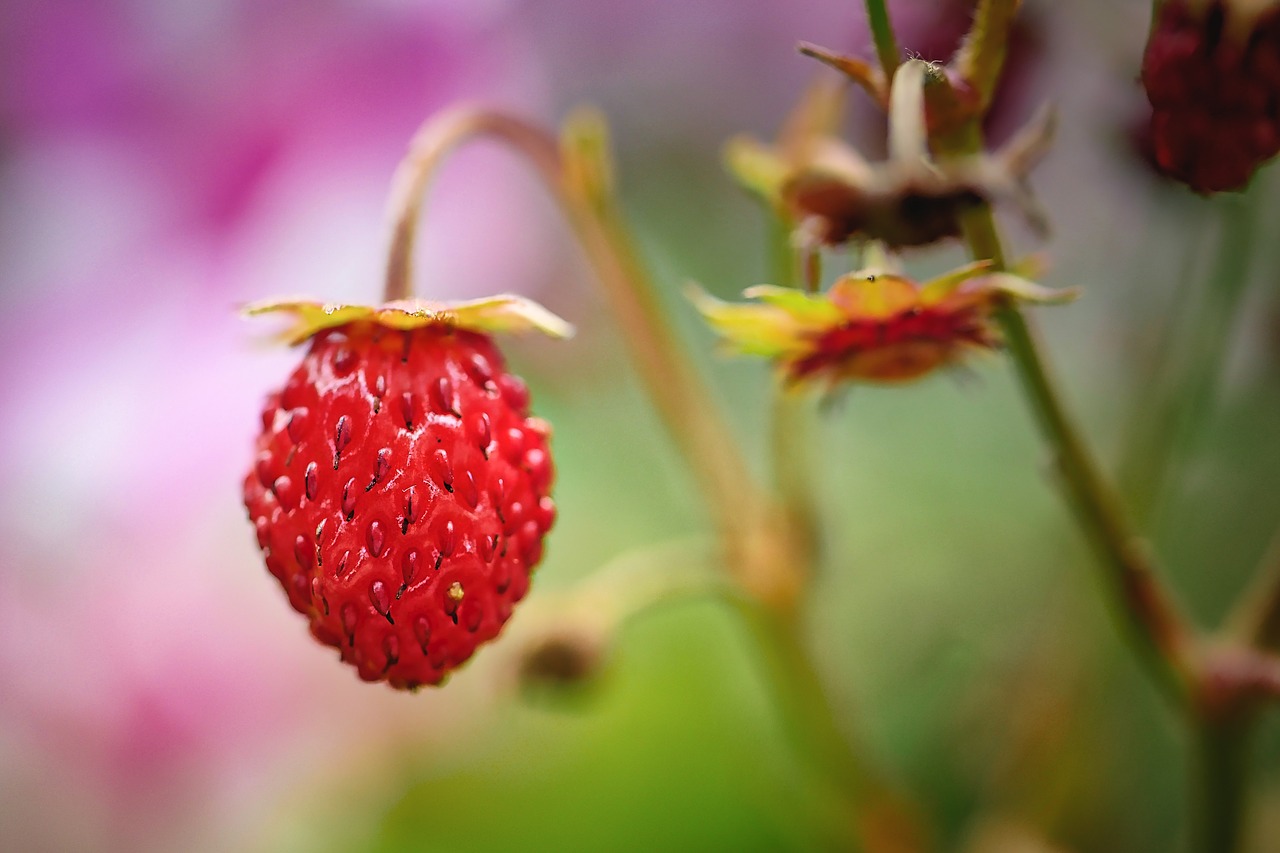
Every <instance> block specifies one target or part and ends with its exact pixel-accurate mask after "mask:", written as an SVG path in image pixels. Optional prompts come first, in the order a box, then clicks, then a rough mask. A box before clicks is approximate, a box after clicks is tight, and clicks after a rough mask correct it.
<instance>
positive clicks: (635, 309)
mask: <svg viewBox="0 0 1280 853" xmlns="http://www.w3.org/2000/svg"><path fill="white" fill-rule="evenodd" d="M579 136H580V137H581V136H582V134H579ZM478 137H490V138H493V139H495V140H497V141H499V142H502V143H504V144H506V145H507V146H509V147H510V148H512V149H513V150H515V151H516V152H517V153H519V154H520V155H521V156H523V157H524V158H525V159H526V160H527V161H528V162H529V164H530V165H532V166H533V167H534V169H535V170H536V172H537V174H538V176H539V177H540V178H541V179H542V181H543V183H544V184H545V185H546V186H547V187H548V189H550V190H551V192H552V193H553V194H554V195H555V197H556V199H557V200H558V201H559V202H560V204H561V206H562V208H563V210H564V212H565V214H566V215H567V218H568V219H569V221H570V223H571V224H572V225H573V228H574V231H575V233H576V234H577V236H578V238H579V241H580V242H581V244H582V246H583V249H584V250H585V252H586V254H587V256H588V258H589V260H590V262H591V264H592V266H593V267H594V269H595V271H596V274H597V275H598V277H599V279H600V281H601V283H602V284H603V285H604V290H605V294H606V296H607V297H608V299H609V303H610V307H611V308H612V310H613V313H614V316H615V317H616V318H617V321H618V324H619V326H620V327H621V330H622V333H623V338H624V340H625V341H626V344H627V347H628V349H629V350H630V352H631V356H632V359H633V361H634V363H635V365H636V367H637V369H638V370H639V372H640V375H641V378H642V380H643V381H644V383H645V386H646V388H647V390H648V392H649V394H650V396H651V397H652V399H653V400H654V402H655V404H656V406H657V409H658V412H659V414H660V415H661V416H662V419H663V422H664V423H665V425H666V427H667V429H668V431H669V432H670V433H671V435H672V436H673V437H674V438H675V440H676V443H677V445H678V446H679V447H680V450H681V451H682V453H683V456H684V458H685V459H686V461H687V462H688V464H689V466H690V467H691V468H692V470H693V472H694V475H695V478H696V480H697V481H698V484H699V486H700V487H701V488H702V490H703V491H704V493H705V494H706V495H707V498H708V503H709V505H710V506H711V507H712V508H713V511H715V512H716V513H717V519H716V521H717V525H718V527H719V528H720V530H721V532H722V534H723V535H724V537H725V539H726V541H742V539H743V537H742V531H741V530H740V528H741V526H742V525H743V523H744V522H747V523H749V521H748V519H749V518H750V516H751V513H744V512H743V511H742V507H743V506H744V505H745V506H755V505H759V503H760V499H759V498H758V497H756V496H757V495H758V490H757V488H756V486H755V484H753V483H751V482H750V480H749V479H748V474H747V468H746V465H745V463H744V462H743V461H742V460H741V459H740V457H739V455H738V452H737V450H736V448H735V447H734V445H733V441H732V439H731V437H730V436H731V432H730V431H729V429H728V428H727V426H726V425H725V424H724V423H723V421H722V419H721V418H720V416H719V414H718V413H717V412H715V411H714V410H713V409H712V408H711V406H710V404H709V400H710V399H711V395H710V392H709V390H708V389H707V388H705V387H704V386H703V384H702V383H701V381H700V380H699V378H698V376H697V375H696V374H695V373H694V371H693V369H692V367H691V362H690V360H689V358H688V357H687V355H686V353H685V351H684V347H683V346H682V345H681V343H680V342H679V341H678V340H677V339H676V338H675V336H674V335H673V334H672V332H671V329H670V327H669V326H668V325H667V323H666V322H665V320H664V319H663V316H662V310H661V307H660V304H659V300H658V296H657V292H656V288H655V287H654V285H653V283H652V282H651V281H650V279H649V278H648V276H647V274H646V273H645V271H644V269H643V267H642V265H641V264H640V262H639V261H638V259H637V258H636V255H635V252H634V250H633V248H632V245H631V241H630V239H629V238H628V236H627V234H626V232H625V229H624V228H623V227H622V225H621V222H620V219H619V216H618V214H617V211H616V208H615V206H614V204H613V203H612V201H611V200H610V199H609V197H608V193H607V192H606V191H605V190H604V185H606V184H607V182H608V176H607V174H595V175H592V174H589V172H590V171H592V170H593V168H594V165H598V164H589V163H587V162H586V157H584V156H583V148H584V147H585V146H586V145H587V144H589V143H588V142H586V141H585V140H584V139H582V138H580V139H578V141H576V142H573V141H570V142H569V143H567V144H566V145H565V146H564V147H563V148H562V144H561V140H559V139H557V138H556V137H555V136H554V135H553V134H551V133H550V132H548V131H547V130H545V129H543V128H541V127H538V126H537V125H534V124H532V123H530V122H528V121H526V120H524V119H522V118H518V117H516V116H512V115H508V114H506V113H502V112H498V111H495V110H491V109H486V108H484V107H479V106H474V105H467V104H461V105H457V106H454V107H451V108H449V109H447V110H445V111H443V112H441V113H439V114H438V115H436V116H435V117H433V118H432V119H430V120H428V121H427V122H426V124H424V125H423V126H422V128H421V129H420V130H419V131H418V133H417V135H416V136H415V137H414V140H413V142H412V143H411V145H410V150H409V154H408V156H407V157H406V158H405V160H404V161H403V163H402V164H401V166H400V168H399V170H398V171H397V173H396V178H395V180H394V185H393V190H392V201H391V214H392V220H393V223H394V224H393V236H392V242H391V250H390V260H389V262H388V265H387V282H386V297H387V299H388V300H395V299H403V298H405V297H406V296H407V295H408V294H409V293H410V290H411V287H410V284H409V282H410V280H411V278H412V267H413V250H414V236H415V234H416V232H417V228H418V219H419V216H420V212H421V208H422V202H423V195H424V192H425V189H426V186H427V184H428V183H429V181H430V179H431V177H432V176H433V175H434V174H435V171H436V169H437V168H438V167H439V165H440V163H441V161H442V160H443V159H444V157H445V156H446V155H447V154H448V153H449V152H450V151H451V150H452V149H454V148H455V147H457V146H458V145H459V144H461V143H463V142H467V141H470V140H473V139H475V138H478ZM571 147H572V148H575V149H576V150H574V151H573V152H572V153H570V151H569V150H568V149H570V148H571ZM593 185H597V186H593ZM735 506H736V507H738V509H737V511H735V510H734V507H735Z"/></svg>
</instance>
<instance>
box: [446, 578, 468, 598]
mask: <svg viewBox="0 0 1280 853" xmlns="http://www.w3.org/2000/svg"><path fill="white" fill-rule="evenodd" d="M465 594H466V593H464V592H463V591H462V584H460V583H458V582H457V581H454V582H453V583H452V584H451V585H450V586H449V590H448V593H447V595H448V596H449V597H450V598H451V599H453V600H454V601H461V600H462V596H464V595H465Z"/></svg>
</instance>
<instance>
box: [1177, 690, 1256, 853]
mask: <svg viewBox="0 0 1280 853" xmlns="http://www.w3.org/2000/svg"><path fill="white" fill-rule="evenodd" d="M1249 729H1250V726H1249V724H1248V720H1247V719H1245V718H1244V717H1242V716H1239V715H1231V716H1229V717H1227V718H1225V719H1221V720H1208V721H1200V722H1198V723H1196V724H1195V737H1196V749H1195V752H1194V755H1195V767H1194V773H1193V776H1194V779H1195V782H1194V786H1193V791H1192V795H1193V800H1192V804H1191V808H1192V818H1191V819H1192V824H1191V849H1192V851H1194V853H1234V851H1237V850H1239V849H1240V845H1241V841H1242V838H1243V835H1244V812H1245V802H1246V793H1247V790H1246V783H1247V780H1248V778H1249V773H1248V767H1247V765H1248V749H1247V746H1248V740H1249Z"/></svg>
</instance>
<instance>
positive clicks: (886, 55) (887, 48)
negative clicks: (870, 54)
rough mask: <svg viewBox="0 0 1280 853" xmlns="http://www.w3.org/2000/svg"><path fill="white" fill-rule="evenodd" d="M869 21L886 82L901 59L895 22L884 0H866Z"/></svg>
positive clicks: (891, 77)
mask: <svg viewBox="0 0 1280 853" xmlns="http://www.w3.org/2000/svg"><path fill="white" fill-rule="evenodd" d="M866 5H867V22H868V23H869V24H870V25H871V38H872V39H873V40H874V41H875V45H876V57H877V58H879V60H880V67H881V69H883V70H884V79H885V81H886V82H888V81H889V80H892V79H893V72H894V71H895V70H896V69H897V67H898V63H899V62H900V61H901V55H900V54H899V52H898V40H897V38H895V37H894V35H893V24H892V23H890V21H889V10H888V9H886V8H885V3H884V0H866Z"/></svg>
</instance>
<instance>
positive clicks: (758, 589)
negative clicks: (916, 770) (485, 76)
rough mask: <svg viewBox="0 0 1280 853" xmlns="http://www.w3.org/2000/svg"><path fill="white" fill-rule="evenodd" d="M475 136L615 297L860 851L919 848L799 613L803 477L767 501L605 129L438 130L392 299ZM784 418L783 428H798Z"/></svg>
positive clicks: (494, 119) (415, 165)
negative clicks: (429, 208) (546, 208)
mask: <svg viewBox="0 0 1280 853" xmlns="http://www.w3.org/2000/svg"><path fill="white" fill-rule="evenodd" d="M476 137H491V138H494V139H496V140H498V141H500V142H503V143H505V144H507V145H509V146H510V147H511V148H513V149H514V150H515V151H516V152H517V153H519V154H521V155H523V156H524V157H525V158H526V159H527V160H528V161H529V163H530V164H531V165H532V166H533V167H534V168H535V170H536V171H537V173H538V175H539V177H540V178H541V179H542V181H543V182H544V183H545V184H546V185H547V187H548V188H549V189H550V190H551V191H552V193H553V194H554V195H555V197H556V199H557V200H558V201H559V202H560V205H561V208H562V210H563V212H564V213H565V215H566V218H567V219H568V221H569V222H570V224H571V225H572V227H573V230H574V233H575V235H576V236H577V238H578V240H579V242H580V243H581V245H582V247H583V249H584V250H585V252H586V255H587V257H588V260H589V261H590V263H591V265H592V267H593V268H594V271H595V272H596V275H597V277H598V279H599V281H600V282H601V284H602V285H603V287H604V291H605V295H606V297H607V301H608V303H609V306H610V309H611V310H612V312H613V315H614V317H615V319H616V321H617V323H618V325H619V327H620V330H621V332H622V337H623V340H624V343H625V345H626V348H627V351H628V353H629V355H630V357H631V359H632V361H633V363H634V364H635V366H636V369H637V371H638V373H639V374H640V377H641V379H642V381H643V383H644V387H645V390H646V391H647V392H648V395H649V397H650V399H651V400H652V402H653V404H654V406H655V408H656V409H657V411H658V413H659V415H660V417H661V418H662V421H663V423H664V425H665V427H666V428H667V430H668V432H669V433H670V434H671V436H672V438H673V439H674V440H675V443H676V446H677V448H678V449H679V451H680V453H681V456H682V458H683V459H684V461H685V463H686V464H687V465H688V466H689V468H690V469H691V470H692V472H693V474H694V477H695V479H696V480H697V482H698V485H699V487H700V489H701V491H702V493H703V496H704V498H705V500H706V503H707V505H708V506H709V507H710V509H711V512H712V514H713V516H714V519H715V522H716V527H717V533H718V539H719V541H720V543H721V545H722V557H723V562H724V565H725V566H726V568H727V569H728V571H729V572H730V574H731V575H733V576H734V578H735V579H736V581H737V582H738V584H739V585H740V587H741V589H742V590H743V591H744V592H745V593H746V595H747V600H748V601H749V604H746V605H743V608H742V609H743V610H744V612H747V613H749V614H751V617H750V618H749V620H748V624H749V625H750V626H751V628H752V635H753V636H754V637H755V638H756V640H757V641H758V642H759V644H760V648H761V652H762V656H763V658H764V662H765V670H766V673H767V674H768V676H769V677H768V679H767V682H768V684H769V686H770V689H771V694H772V696H773V699H774V701H775V703H776V704H777V705H778V708H779V711H780V713H781V715H782V716H783V718H784V720H785V725H786V728H787V730H788V732H789V733H790V735H791V737H792V740H793V742H794V743H795V744H796V746H797V749H798V750H799V751H800V752H801V754H802V756H803V757H804V759H805V761H806V763H807V764H808V765H809V766H810V767H812V768H813V769H814V770H815V771H816V772H817V773H819V774H821V776H822V778H824V779H825V780H826V781H828V782H829V783H831V784H832V786H833V787H834V788H836V789H837V790H839V792H840V793H841V796H842V797H843V799H844V801H845V802H846V804H847V806H848V808H849V809H850V811H851V813H853V814H854V815H856V816H857V819H856V821H854V831H855V834H856V837H857V840H858V841H859V843H860V845H861V846H862V847H863V848H864V849H866V850H868V851H871V853H907V851H916V850H919V849H921V848H920V846H918V845H915V844H905V843H899V839H901V838H907V837H909V836H910V834H911V833H912V832H914V830H912V829H911V826H910V821H909V819H908V818H907V817H905V815H906V814H907V812H906V811H905V810H904V809H902V808H900V807H899V806H898V804H897V801H896V799H894V798H893V797H891V796H890V795H889V794H888V793H887V791H888V789H887V788H886V787H885V786H884V785H882V784H880V783H879V782H877V781H875V779H874V776H873V772H872V765H871V764H870V763H869V762H867V761H866V760H865V758H864V756H863V755H862V753H861V751H860V750H859V749H857V748H856V746H855V745H854V744H853V742H852V741H851V740H850V739H849V738H848V737H847V735H846V734H845V733H844V732H843V731H842V730H841V729H840V727H839V726H838V725H837V722H836V721H837V718H838V717H837V714H836V712H835V709H834V707H833V706H832V704H831V702H830V699H829V697H828V695H827V693H826V690H825V689H824V687H823V685H822V682H821V679H820V678H819V676H818V673H817V670H816V668H815V666H814V663H813V660H812V658H811V656H810V652H809V649H808V647H807V645H806V644H805V643H804V641H803V638H802V636H801V623H800V621H799V619H798V608H799V607H800V606H801V603H802V599H803V593H804V591H805V587H806V586H807V581H808V577H809V573H810V569H811V566H810V563H811V561H812V559H813V553H812V547H811V546H810V544H809V536H808V533H807V532H804V531H801V530H800V529H799V528H800V526H801V525H800V524H799V523H798V518H799V517H800V516H804V517H808V516H807V515H806V513H807V510H804V509H801V507H802V503H801V498H800V497H799V494H800V493H801V492H802V491H803V487H802V481H801V480H799V479H796V480H792V481H789V482H784V483H782V484H781V490H782V492H783V494H784V495H786V496H787V497H785V498H784V501H785V503H786V504H787V506H785V507H783V508H782V509H781V510H780V509H779V507H778V506H777V505H776V502H775V499H774V498H773V497H772V496H771V495H769V494H768V493H766V492H765V491H764V490H762V489H760V488H759V486H758V485H757V484H756V482H755V481H754V478H753V477H752V476H751V473H750V471H749V469H748V467H747V464H746V462H745V460H744V459H743V458H742V456H741V455H740V453H739V451H738V449H737V447H736V446H735V444H734V441H733V438H732V434H731V432H730V430H729V429H728V427H727V426H726V424H725V423H724V421H723V420H722V418H721V417H720V415H719V413H718V412H717V411H716V409H715V407H714V405H713V402H712V395H711V393H710V389H708V388H707V387H706V386H705V385H704V384H703V382H702V381H701V379H700V378H699V376H698V375H697V373H696V371H695V370H694V368H693V362H692V359H691V358H690V357H689V355H688V353H687V351H686V350H685V348H684V346H683V345H682V344H681V343H680V341H679V340H678V339H677V338H676V336H675V334H674V333H673V331H672V329H671V327H670V326H669V324H668V323H667V322H666V319H665V316H664V314H663V311H662V307H661V300H660V298H659V296H658V291H657V288H656V286H655V285H654V283H653V281H652V280H651V279H650V277H649V276H648V273H647V271H646V270H645V268H644V266H643V264H642V263H641V261H640V259H639V257H638V255H637V253H636V251H635V249H634V246H633V243H632V240H631V238H630V233H629V231H628V229H627V227H626V225H625V223H624V221H623V217H622V215H621V212H620V211H619V210H618V206H617V202H616V200H615V199H614V196H613V194H612V191H611V187H610V173H611V165H610V164H609V162H608V159H607V158H608V155H607V140H606V139H605V138H604V128H603V123H602V122H600V121H599V120H598V119H595V118H593V117H591V116H583V117H580V118H579V119H578V120H577V121H571V122H570V124H569V126H568V127H567V128H566V133H565V136H564V138H563V139H558V138H557V137H556V136H555V135H554V134H551V133H549V132H547V131H546V130H544V129H542V128H540V127H538V126H536V125H533V124H531V123H529V122H527V121H525V120H523V119H520V118H516V117H514V116H510V115H507V114H505V113H500V112H495V111H492V110H489V109H485V108H482V107H477V106H470V105H460V106H456V107H453V108H451V109H450V110H447V111H445V112H443V113H441V114H439V115H438V116H437V117H435V118H434V119H433V120H430V121H429V122H427V123H426V124H425V125H424V126H423V127H422V129H421V130H420V131H419V133H418V134H417V136H416V137H415V139H414V141H413V143H412V145H411V148H410V152H409V155H408V156H407V157H406V159H405V161H404V163H403V164H402V165H401V167H400V169H399V170H398V172H397V174H396V177H395V181H394V186H393V190H392V206H391V211H392V218H393V237H392V244H391V250H390V260H389V263H388V267H387V286H386V297H387V299H388V300H394V299H404V298H408V296H409V295H410V293H411V287H410V284H409V282H410V279H411V275H412V256H413V241H414V234H415V233H416V231H417V225H418V219H419V216H420V208H421V204H422V196H423V193H424V191H425V188H426V186H427V184H428V182H429V180H430V178H431V176H432V175H433V174H434V171H435V169H436V168H438V167H439V164H440V162H441V161H442V160H443V158H444V156H445V155H446V154H447V153H448V152H449V151H450V150H452V149H453V148H455V147H456V146H458V145H459V144H461V143H463V142H465V141H468V140H470V139H473V138H476ZM787 417H788V416H787V415H783V422H784V423H786V422H788V421H787V420H786V419H787Z"/></svg>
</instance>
